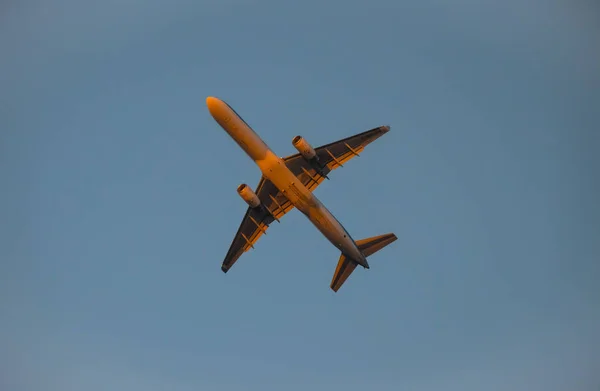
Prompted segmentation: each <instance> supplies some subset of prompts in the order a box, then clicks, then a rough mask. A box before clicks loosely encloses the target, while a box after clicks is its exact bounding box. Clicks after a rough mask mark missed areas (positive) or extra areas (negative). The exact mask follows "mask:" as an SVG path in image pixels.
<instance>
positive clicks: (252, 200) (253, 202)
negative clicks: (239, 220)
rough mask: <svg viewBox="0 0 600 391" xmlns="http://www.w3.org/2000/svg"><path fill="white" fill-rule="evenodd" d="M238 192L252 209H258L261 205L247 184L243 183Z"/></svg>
mask: <svg viewBox="0 0 600 391" xmlns="http://www.w3.org/2000/svg"><path fill="white" fill-rule="evenodd" d="M237 192H238V194H239V195H240V197H242V199H243V200H244V201H246V203H247V204H248V205H249V206H250V207H251V208H256V207H258V206H259V205H260V200H259V199H258V196H257V195H256V193H255V192H253V191H252V189H251V188H250V186H248V185H247V184H245V183H242V184H241V185H239V186H238V188H237Z"/></svg>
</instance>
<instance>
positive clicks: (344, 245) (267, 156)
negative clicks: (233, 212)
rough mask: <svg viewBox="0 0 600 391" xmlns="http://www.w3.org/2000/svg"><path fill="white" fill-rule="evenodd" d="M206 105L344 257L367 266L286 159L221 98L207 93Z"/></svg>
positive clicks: (351, 240)
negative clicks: (274, 150)
mask: <svg viewBox="0 0 600 391" xmlns="http://www.w3.org/2000/svg"><path fill="white" fill-rule="evenodd" d="M206 105H207V106H208V110H209V111H210V114H211V115H212V116H213V118H214V119H215V121H217V123H218V124H219V125H220V126H221V127H222V128H223V129H224V130H225V131H226V132H227V133H228V134H229V135H230V136H231V138H232V139H233V140H234V141H235V142H236V143H237V144H238V145H239V146H240V147H241V148H242V149H243V150H244V151H245V152H246V154H247V155H248V156H249V157H250V158H251V159H252V160H253V161H254V162H255V163H256V165H258V167H259V168H260V170H261V172H262V173H263V175H264V176H265V177H266V178H267V179H269V180H270V181H271V182H272V183H273V184H274V185H275V187H277V189H279V191H281V193H282V194H284V195H285V196H286V197H287V198H288V199H289V200H290V202H291V203H292V204H293V205H294V206H295V207H296V208H297V209H298V210H299V211H300V212H302V213H303V214H304V215H305V216H306V217H307V218H308V219H309V220H310V221H311V222H312V223H313V224H314V225H315V227H317V229H318V230H319V231H320V232H321V233H322V234H323V235H324V236H325V237H326V238H327V239H328V240H329V241H330V242H331V243H332V244H333V245H334V246H335V247H337V248H338V249H339V250H340V251H341V252H342V253H343V254H344V255H346V257H348V258H350V259H352V260H354V261H355V262H357V263H358V264H359V265H362V266H363V267H366V268H368V267H369V264H368V263H367V260H366V258H365V256H364V255H363V254H362V252H361V251H360V250H359V249H358V247H357V246H356V243H355V242H354V240H353V239H352V238H351V237H350V234H348V232H347V231H346V229H345V228H344V227H343V226H342V225H341V224H340V223H339V221H337V219H336V218H335V217H334V216H333V215H332V214H331V212H329V210H328V209H327V208H326V207H325V206H324V205H323V204H322V203H321V202H320V201H319V200H318V199H317V197H316V196H315V195H314V194H313V193H312V192H311V191H310V190H308V189H307V188H306V186H304V185H303V184H302V183H301V182H300V181H299V180H298V178H297V177H296V176H295V175H294V174H293V173H292V172H291V171H290V170H289V169H288V168H287V166H286V165H285V162H284V161H283V160H282V159H281V158H280V157H278V156H277V155H276V154H274V153H273V151H271V149H270V148H269V147H268V146H267V144H265V142H264V141H263V140H262V139H261V138H260V137H259V136H258V135H257V134H256V132H254V130H252V128H251V127H250V126H249V125H248V124H247V123H246V122H245V121H244V120H243V119H242V118H241V117H240V116H239V115H238V114H237V113H236V112H235V111H234V110H233V109H232V108H231V107H230V106H229V105H228V104H227V103H225V102H223V101H222V100H220V99H218V98H213V97H208V98H207V99H206Z"/></svg>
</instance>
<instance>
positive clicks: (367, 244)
mask: <svg viewBox="0 0 600 391" xmlns="http://www.w3.org/2000/svg"><path fill="white" fill-rule="evenodd" d="M396 239H398V238H397V237H396V235H394V234H392V233H389V234H384V235H379V236H373V237H372V238H367V239H362V240H357V241H356V245H357V246H358V249H359V250H360V251H361V252H362V253H363V254H364V255H365V257H368V256H369V255H373V254H375V253H376V252H377V251H379V250H381V249H382V248H384V247H385V246H387V245H388V244H390V243H392V242H394V241H395V240H396Z"/></svg>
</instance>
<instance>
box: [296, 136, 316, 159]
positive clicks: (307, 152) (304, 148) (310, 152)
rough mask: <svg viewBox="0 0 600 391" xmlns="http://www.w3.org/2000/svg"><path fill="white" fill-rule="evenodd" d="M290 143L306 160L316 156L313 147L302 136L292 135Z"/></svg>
mask: <svg viewBox="0 0 600 391" xmlns="http://www.w3.org/2000/svg"><path fill="white" fill-rule="evenodd" d="M292 145H293V146H294V148H296V149H297V150H298V152H300V154H301V155H302V156H303V157H304V158H305V159H306V160H312V159H314V158H315V157H316V156H317V153H316V152H315V150H314V149H313V147H311V146H310V144H309V143H307V142H306V140H305V139H304V138H302V136H296V137H294V138H293V139H292Z"/></svg>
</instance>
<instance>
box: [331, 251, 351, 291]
mask: <svg viewBox="0 0 600 391" xmlns="http://www.w3.org/2000/svg"><path fill="white" fill-rule="evenodd" d="M356 265H358V263H356V262H354V261H353V260H351V259H349V258H346V256H345V255H344V254H342V255H340V260H339V261H338V264H337V267H336V268H335V273H334V274H333V279H332V280H331V285H330V287H331V289H333V291H334V292H337V291H338V289H340V287H341V286H342V284H343V283H344V282H346V280H347V279H348V277H350V274H352V272H353V271H354V269H356Z"/></svg>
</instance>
